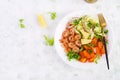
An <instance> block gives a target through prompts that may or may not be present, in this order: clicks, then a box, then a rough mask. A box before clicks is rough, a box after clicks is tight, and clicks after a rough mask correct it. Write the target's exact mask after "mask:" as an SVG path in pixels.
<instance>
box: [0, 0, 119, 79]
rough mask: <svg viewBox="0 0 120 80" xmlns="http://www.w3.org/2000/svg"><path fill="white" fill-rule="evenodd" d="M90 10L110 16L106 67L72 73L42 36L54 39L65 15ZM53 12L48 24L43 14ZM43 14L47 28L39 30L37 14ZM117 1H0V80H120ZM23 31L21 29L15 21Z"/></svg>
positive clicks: (47, 18) (47, 16)
mask: <svg viewBox="0 0 120 80" xmlns="http://www.w3.org/2000/svg"><path fill="white" fill-rule="evenodd" d="M87 9H93V10H94V11H98V12H99V11H104V12H105V13H108V14H109V13H113V15H112V16H110V17H109V19H113V23H114V29H113V32H114V35H115V36H114V44H113V49H112V54H110V56H109V60H110V68H111V69H110V70H109V71H108V70H107V68H106V65H104V66H103V65H101V67H99V68H96V69H91V70H84V69H76V68H73V67H71V66H69V65H67V64H65V63H64V62H63V61H62V60H61V58H60V57H59V56H58V54H57V53H56V50H55V48H54V46H53V47H49V46H46V45H45V42H44V40H43V35H44V34H46V35H49V36H54V33H55V29H56V27H57V24H58V22H59V21H60V20H61V19H62V18H63V17H64V16H65V15H67V14H69V13H70V12H73V11H76V10H77V11H78V10H87ZM51 11H55V12H57V18H56V20H55V21H52V20H51V19H50V17H49V15H48V14H47V12H51ZM38 13H42V14H44V16H45V18H46V20H47V23H48V26H47V29H43V28H41V27H40V26H39V24H38V22H37V14H38ZM119 17H120V1H119V0H98V2H97V3H95V4H87V3H85V2H84V0H0V80H120V53H119V50H120V38H119V35H120V21H119V19H120V18H119ZM20 18H23V19H24V24H25V25H26V28H24V29H21V28H20V26H19V19H20Z"/></svg>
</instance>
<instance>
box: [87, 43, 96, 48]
mask: <svg viewBox="0 0 120 80" xmlns="http://www.w3.org/2000/svg"><path fill="white" fill-rule="evenodd" d="M87 45H88V46H90V47H94V46H95V45H94V44H92V43H89V44H87Z"/></svg>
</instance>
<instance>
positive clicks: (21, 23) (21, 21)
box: [19, 19, 25, 28]
mask: <svg viewBox="0 0 120 80" xmlns="http://www.w3.org/2000/svg"><path fill="white" fill-rule="evenodd" d="M19 21H20V27H21V28H25V25H24V24H23V21H24V19H19Z"/></svg>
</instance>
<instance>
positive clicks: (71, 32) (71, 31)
mask: <svg viewBox="0 0 120 80" xmlns="http://www.w3.org/2000/svg"><path fill="white" fill-rule="evenodd" d="M70 34H71V35H73V36H74V35H75V30H74V28H72V29H70Z"/></svg>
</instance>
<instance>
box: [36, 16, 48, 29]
mask: <svg viewBox="0 0 120 80" xmlns="http://www.w3.org/2000/svg"><path fill="white" fill-rule="evenodd" d="M38 22H39V24H40V26H41V27H44V28H46V26H47V24H46V20H45V18H44V16H43V15H42V14H38Z"/></svg>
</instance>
